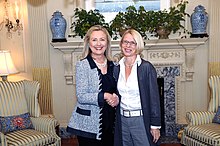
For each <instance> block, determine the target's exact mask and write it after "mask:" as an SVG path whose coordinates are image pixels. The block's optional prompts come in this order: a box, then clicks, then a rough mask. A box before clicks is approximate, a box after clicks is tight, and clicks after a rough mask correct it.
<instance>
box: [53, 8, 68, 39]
mask: <svg viewBox="0 0 220 146" xmlns="http://www.w3.org/2000/svg"><path fill="white" fill-rule="evenodd" d="M52 16H53V17H52V18H51V19H50V29H51V32H52V35H53V37H52V42H66V41H67V40H66V38H65V33H66V20H65V19H64V18H63V15H62V13H61V12H59V11H56V12H54V13H53V15H52Z"/></svg>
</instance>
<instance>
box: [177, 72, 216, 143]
mask: <svg viewBox="0 0 220 146" xmlns="http://www.w3.org/2000/svg"><path fill="white" fill-rule="evenodd" d="M209 86H210V89H211V98H210V102H209V107H208V111H193V112H188V113H187V114H186V119H187V122H188V125H187V127H185V128H184V130H183V133H182V138H181V143H182V144H184V145H186V146H220V123H219V122H220V108H218V107H219V106H220V76H211V77H210V78H209ZM216 112H217V113H218V114H216ZM213 119H215V120H213ZM216 119H217V120H219V121H216Z"/></svg>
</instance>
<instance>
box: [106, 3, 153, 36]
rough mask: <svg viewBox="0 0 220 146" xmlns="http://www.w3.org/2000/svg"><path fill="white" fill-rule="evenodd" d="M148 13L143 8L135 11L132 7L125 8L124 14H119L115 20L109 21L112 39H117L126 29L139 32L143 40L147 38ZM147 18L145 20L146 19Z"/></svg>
mask: <svg viewBox="0 0 220 146" xmlns="http://www.w3.org/2000/svg"><path fill="white" fill-rule="evenodd" d="M147 16H148V13H147V11H146V10H145V9H144V7H143V6H140V7H139V9H138V10H137V9H136V8H135V7H134V6H129V7H127V8H126V11H125V12H119V13H118V14H117V15H116V16H115V18H114V19H113V20H112V21H110V30H111V31H112V33H113V34H114V37H113V39H117V38H118V36H119V35H120V36H121V35H122V34H123V32H124V31H125V30H126V29H128V28H133V29H136V30H137V31H139V33H140V34H141V35H142V36H143V38H147V35H146V32H147V30H148V25H147V24H148V21H149V18H148V17H147ZM146 18H147V19H146Z"/></svg>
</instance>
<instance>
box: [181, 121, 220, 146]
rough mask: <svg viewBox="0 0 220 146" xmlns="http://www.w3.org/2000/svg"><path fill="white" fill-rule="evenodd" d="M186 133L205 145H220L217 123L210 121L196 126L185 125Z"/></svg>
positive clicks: (219, 129) (219, 131) (219, 130)
mask: <svg viewBox="0 0 220 146" xmlns="http://www.w3.org/2000/svg"><path fill="white" fill-rule="evenodd" d="M185 132H186V135H187V136H189V137H191V138H193V139H197V140H199V141H201V142H202V143H205V144H207V145H213V146H214V145H220V128H219V124H216V123H210V124H203V125H198V126H187V127H186V128H185Z"/></svg>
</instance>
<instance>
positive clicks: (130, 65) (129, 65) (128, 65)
mask: <svg viewBox="0 0 220 146" xmlns="http://www.w3.org/2000/svg"><path fill="white" fill-rule="evenodd" d="M133 65H134V63H133V64H126V63H125V66H127V67H129V68H131V67H132V66H133Z"/></svg>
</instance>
